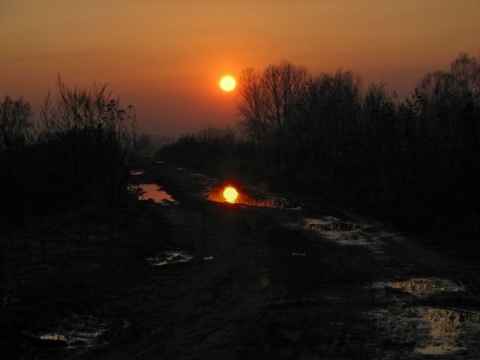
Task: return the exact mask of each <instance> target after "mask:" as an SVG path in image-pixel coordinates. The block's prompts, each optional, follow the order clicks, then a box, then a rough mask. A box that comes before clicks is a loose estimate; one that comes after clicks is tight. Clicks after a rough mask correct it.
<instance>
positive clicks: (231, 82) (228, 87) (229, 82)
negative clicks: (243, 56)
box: [220, 75, 237, 92]
mask: <svg viewBox="0 0 480 360" xmlns="http://www.w3.org/2000/svg"><path fill="white" fill-rule="evenodd" d="M236 85H237V82H236V81H235V79H234V78H233V76H230V75H225V76H224V77H222V78H221V79H220V88H221V89H222V90H223V91H226V92H230V91H232V90H233V89H235V86H236Z"/></svg>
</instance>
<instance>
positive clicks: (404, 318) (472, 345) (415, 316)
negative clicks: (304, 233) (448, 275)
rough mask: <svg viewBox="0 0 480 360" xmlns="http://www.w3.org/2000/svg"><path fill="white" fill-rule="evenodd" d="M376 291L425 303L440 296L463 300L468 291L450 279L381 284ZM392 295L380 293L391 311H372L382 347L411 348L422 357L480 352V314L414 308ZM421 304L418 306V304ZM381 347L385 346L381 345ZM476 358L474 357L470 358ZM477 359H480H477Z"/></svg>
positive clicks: (434, 307) (378, 294) (420, 307)
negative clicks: (392, 344) (412, 297)
mask: <svg viewBox="0 0 480 360" xmlns="http://www.w3.org/2000/svg"><path fill="white" fill-rule="evenodd" d="M373 289H374V290H375V289H376V290H381V289H384V290H389V289H390V290H398V291H400V292H402V293H405V294H410V295H412V296H414V297H416V298H418V299H422V303H425V302H426V301H428V300H429V298H430V299H432V296H435V295H437V294H446V295H448V296H451V297H452V299H455V297H458V298H461V296H462V295H461V293H462V292H465V291H466V289H465V288H464V287H463V286H461V285H459V284H457V283H455V282H454V281H451V280H447V279H438V278H434V279H410V280H406V281H398V282H387V283H382V282H378V283H375V284H374V285H373ZM394 294H395V293H392V292H384V293H377V295H376V296H380V297H383V298H384V299H385V300H386V301H387V303H388V308H384V309H377V310H374V311H371V312H370V313H369V314H368V316H369V317H371V318H373V319H374V320H375V322H376V324H377V328H378V329H379V330H380V332H379V334H378V337H379V339H378V340H377V341H379V342H380V344H384V343H388V342H393V343H395V344H411V345H412V346H411V349H410V351H411V352H414V353H415V354H418V355H448V354H457V355H459V356H463V354H464V353H466V352H467V353H469V355H470V352H474V351H478V350H477V349H479V347H480V312H476V311H471V310H467V309H461V308H443V307H436V306H428V305H425V306H412V302H411V301H404V300H405V298H403V297H398V296H395V295H394ZM417 304H418V303H417ZM380 346H381V345H380ZM469 358H472V357H469ZM473 358H476V357H475V356H474V357H473Z"/></svg>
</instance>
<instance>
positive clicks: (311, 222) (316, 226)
mask: <svg viewBox="0 0 480 360" xmlns="http://www.w3.org/2000/svg"><path fill="white" fill-rule="evenodd" d="M305 222H306V223H307V227H308V228H309V229H310V230H314V231H319V232H325V231H354V230H357V229H360V226H358V225H355V224H351V223H347V222H344V221H341V220H340V219H337V218H334V217H332V216H324V217H323V218H320V219H315V218H308V219H305Z"/></svg>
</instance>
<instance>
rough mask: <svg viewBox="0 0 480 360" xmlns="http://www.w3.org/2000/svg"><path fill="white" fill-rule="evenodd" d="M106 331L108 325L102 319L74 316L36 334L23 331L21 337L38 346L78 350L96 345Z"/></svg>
mask: <svg viewBox="0 0 480 360" xmlns="http://www.w3.org/2000/svg"><path fill="white" fill-rule="evenodd" d="M107 331H108V325H107V323H106V321H104V320H103V319H100V318H97V317H94V316H90V315H75V314H74V315H72V316H69V317H67V318H64V319H62V320H60V321H59V323H58V324H57V326H55V327H51V328H50V329H46V330H45V331H43V332H40V333H38V334H32V333H30V332H27V331H24V332H23V336H24V337H25V338H26V339H27V340H28V341H30V342H32V343H34V344H36V345H39V346H44V347H59V348H60V347H61V348H64V349H78V348H91V347H94V346H96V345H98V344H99V339H100V338H101V336H102V335H103V334H104V333H106V332H107Z"/></svg>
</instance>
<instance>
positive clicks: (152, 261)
mask: <svg viewBox="0 0 480 360" xmlns="http://www.w3.org/2000/svg"><path fill="white" fill-rule="evenodd" d="M192 259H193V256H192V255H190V254H189V253H187V252H185V251H166V252H165V253H163V254H160V255H158V256H152V257H148V258H147V259H146V260H147V262H148V264H149V265H151V266H167V265H173V264H182V263H188V262H190V261H191V260H192ZM211 260H213V257H211V259H210V258H208V259H205V261H211Z"/></svg>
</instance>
